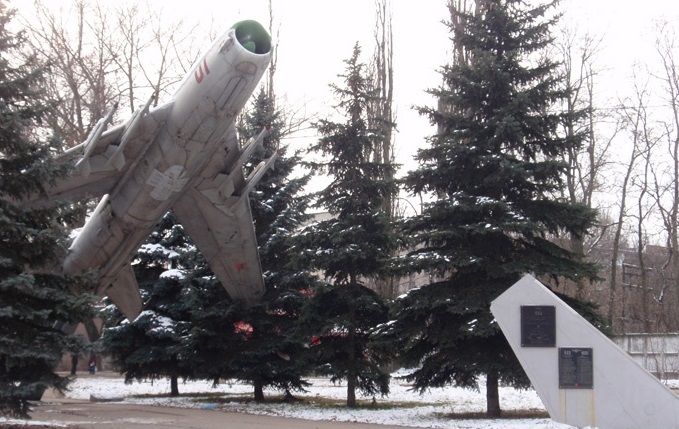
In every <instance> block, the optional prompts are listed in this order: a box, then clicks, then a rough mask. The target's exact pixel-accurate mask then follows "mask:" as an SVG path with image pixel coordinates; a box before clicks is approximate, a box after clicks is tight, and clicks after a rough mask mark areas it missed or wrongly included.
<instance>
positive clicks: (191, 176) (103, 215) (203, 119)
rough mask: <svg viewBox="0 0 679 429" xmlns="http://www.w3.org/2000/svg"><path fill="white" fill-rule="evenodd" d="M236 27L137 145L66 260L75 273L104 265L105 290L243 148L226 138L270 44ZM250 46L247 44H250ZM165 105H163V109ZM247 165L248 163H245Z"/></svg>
mask: <svg viewBox="0 0 679 429" xmlns="http://www.w3.org/2000/svg"><path fill="white" fill-rule="evenodd" d="M241 42H242V41H241V40H239V39H238V37H237V34H236V30H235V29H231V30H229V31H228V32H227V33H226V34H225V35H224V36H222V37H221V38H219V39H218V40H217V41H216V42H215V43H214V44H213V45H212V47H211V49H210V50H209V51H208V52H207V54H206V55H205V56H204V57H202V58H201V59H200V60H199V61H198V63H197V64H196V65H195V66H194V68H193V69H192V70H191V72H190V73H189V74H188V75H187V77H186V78H185V79H184V81H183V83H182V84H181V87H180V88H179V90H178V91H177V93H176V94H175V97H174V102H173V103H171V104H169V105H167V107H165V108H169V109H171V111H170V112H167V114H166V115H164V118H166V119H165V123H163V124H159V128H158V131H157V133H156V134H155V137H154V138H153V139H151V140H150V141H149V142H148V144H146V145H145V146H142V147H139V148H137V149H136V150H135V151H134V152H132V153H130V152H129V151H128V152H127V153H126V154H125V157H126V158H127V159H129V160H130V162H131V163H132V165H131V166H130V168H129V169H127V171H126V172H125V174H124V176H123V177H122V179H121V180H119V181H118V182H117V184H116V185H115V186H114V187H113V189H112V191H111V192H110V193H109V194H108V195H106V196H104V198H102V199H101V201H100V202H99V205H98V206H97V208H96V210H95V212H94V213H93V214H92V216H91V217H90V218H89V220H88V221H87V223H86V224H85V226H84V227H83V229H82V230H81V232H80V233H79V235H78V236H77V237H76V238H75V240H74V241H73V244H72V246H71V248H70V249H69V254H68V256H67V258H66V260H65V262H64V271H65V272H66V273H69V274H75V273H82V272H85V271H87V270H90V269H97V270H98V273H99V276H100V282H99V289H98V293H100V294H106V288H107V287H108V285H109V284H110V283H111V282H113V281H114V280H115V279H116V277H117V276H118V275H119V272H120V271H121V269H123V268H124V267H126V266H127V265H128V264H129V262H130V259H131V257H132V255H133V254H134V252H135V251H136V250H137V249H138V248H139V246H140V244H141V243H142V242H143V241H144V239H146V237H148V235H149V234H150V233H151V231H152V229H153V227H154V225H155V224H156V223H157V222H158V221H159V219H160V218H161V217H162V216H163V215H164V214H165V213H166V212H167V211H168V210H169V209H170V208H171V207H172V205H173V203H174V202H175V201H176V200H177V199H178V198H179V197H180V196H181V195H182V193H183V192H184V191H185V190H186V189H187V188H188V187H190V186H194V185H195V184H196V181H197V180H200V173H201V171H202V170H203V169H204V168H205V167H206V165H208V163H209V162H210V161H211V160H212V159H213V158H214V157H220V158H224V157H225V153H224V150H225V149H226V151H227V152H230V151H234V150H238V149H239V148H238V147H237V143H236V141H235V140H233V141H229V142H228V143H229V144H228V145H226V143H227V139H226V138H225V137H226V136H225V135H226V132H227V130H228V129H229V128H230V127H231V126H232V125H233V123H234V120H235V119H236V115H237V114H238V113H239V111H240V110H241V109H242V108H243V107H244V105H245V103H246V102H247V100H248V98H249V96H250V94H251V93H252V92H253V90H254V88H255V86H256V85H257V82H258V81H259V79H260V77H261V76H262V74H263V73H264V70H265V69H266V67H267V65H268V63H269V59H270V54H269V47H266V49H262V53H257V52H256V51H255V52H251V50H253V49H254V47H253V46H254V45H250V47H249V49H248V48H246V47H244V44H243V43H241ZM246 46H247V45H246ZM162 108H164V107H160V109H162ZM238 168H240V167H238Z"/></svg>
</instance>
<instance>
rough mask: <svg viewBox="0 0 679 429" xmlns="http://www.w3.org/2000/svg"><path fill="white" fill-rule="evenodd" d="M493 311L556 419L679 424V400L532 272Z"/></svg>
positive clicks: (611, 424) (601, 424)
mask: <svg viewBox="0 0 679 429" xmlns="http://www.w3.org/2000/svg"><path fill="white" fill-rule="evenodd" d="M522 307H523V308H522ZM490 309H491V312H492V313H493V315H494V316H495V320H496V321H497V322H498V324H499V325H500V328H501V329H502V332H503V333H504V335H505V337H507V340H508V341H509V344H510V346H511V347H512V350H514V353H515V354H516V356H517V357H518V359H519V361H520V362H521V366H523V369H524V370H525V371H526V374H528V378H530V381H531V383H532V384H533V386H534V387H535V390H536V391H537V393H538V395H539V396H540V399H541V400H542V403H543V404H544V405H545V407H546V408H547V411H548V412H549V415H550V417H551V418H552V419H553V420H556V421H558V422H561V423H565V424H569V425H573V426H577V427H587V426H589V427H598V428H600V429H642V428H643V429H679V398H678V397H677V396H675V395H674V393H672V391H671V390H669V389H668V388H667V387H666V386H665V385H664V384H662V383H661V382H660V381H659V380H658V379H657V378H656V377H654V376H653V375H652V374H650V373H649V372H647V371H646V370H645V369H643V368H642V367H641V366H639V365H638V364H637V363H636V362H635V361H634V360H633V359H632V358H631V357H630V356H629V355H627V353H625V352H624V351H623V350H621V349H620V348H619V347H618V346H617V345H616V344H615V343H613V342H612V341H611V340H610V339H608V338H607V337H606V336H605V335H604V334H602V333H601V332H599V330H598V329H596V328H595V327H594V326H592V325H591V324H590V323H589V322H587V321H586V320H585V319H584V318H582V317H581V316H580V315H579V314H578V313H577V312H575V310H573V309H572V308H570V307H569V306H568V305H566V303H564V302H563V301H562V300H560V299H559V298H558V297H557V296H556V295H555V294H554V293H552V292H551V291H550V290H549V289H547V288H546V287H545V286H544V285H543V284H542V283H540V282H539V281H538V280H536V279H535V278H534V277H532V276H530V275H526V276H524V277H523V278H522V279H521V280H519V281H518V282H517V283H516V284H514V285H513V286H512V287H510V288H509V289H507V291H505V292H504V293H503V294H502V295H500V296H499V297H498V298H497V299H495V301H493V302H492V304H491V306H490Z"/></svg>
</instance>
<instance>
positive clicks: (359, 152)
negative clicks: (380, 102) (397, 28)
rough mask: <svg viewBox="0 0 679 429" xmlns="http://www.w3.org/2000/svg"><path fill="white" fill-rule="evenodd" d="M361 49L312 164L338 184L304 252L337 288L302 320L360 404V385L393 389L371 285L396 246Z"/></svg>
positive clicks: (324, 200)
mask: <svg viewBox="0 0 679 429" xmlns="http://www.w3.org/2000/svg"><path fill="white" fill-rule="evenodd" d="M359 56H360V47H359V46H358V44H356V46H355V47H354V50H353V54H352V56H351V58H350V59H348V60H346V61H345V63H346V69H345V73H344V74H342V75H340V77H341V78H342V79H343V84H342V86H338V85H331V87H332V89H333V92H334V93H335V95H336V96H337V98H338V104H337V106H336V108H337V111H338V113H339V114H340V115H341V118H340V120H339V121H332V120H329V119H328V120H321V121H320V122H319V123H318V124H317V129H318V132H319V134H320V135H321V138H320V139H319V141H318V143H317V144H316V145H314V146H313V147H312V149H311V150H312V151H314V152H317V153H320V154H322V155H324V156H325V160H322V161H318V162H312V163H310V165H311V167H312V168H314V169H315V170H316V171H319V172H323V173H327V174H329V175H330V176H331V177H332V182H331V183H330V185H328V187H327V188H325V189H324V190H322V191H320V192H319V193H318V195H317V204H318V205H319V206H320V207H324V208H326V209H327V210H328V211H329V212H330V215H331V216H332V218H331V219H329V220H325V221H321V222H318V223H316V224H314V225H312V226H310V227H308V228H306V229H305V231H304V233H303V238H304V239H305V240H306V241H305V242H304V243H303V245H302V249H303V253H304V255H305V256H306V257H308V258H309V261H310V264H311V266H312V267H313V268H315V269H317V270H319V271H321V272H323V274H324V275H325V277H326V278H328V279H330V280H331V281H332V286H331V287H328V288H321V289H319V290H318V291H317V292H316V295H315V296H314V297H313V298H312V299H311V303H310V304H309V306H308V307H307V311H306V313H305V316H304V318H303V325H302V327H303V332H306V333H308V334H310V335H313V336H314V337H315V340H314V347H312V351H314V355H315V358H316V359H317V361H316V362H317V364H319V365H320V366H322V367H323V368H325V369H326V372H328V373H329V374H330V375H331V376H332V378H333V379H334V380H337V379H346V380H347V405H348V406H351V407H353V406H356V392H355V391H356V389H357V388H358V389H359V390H361V391H362V392H363V393H365V394H374V393H376V392H379V393H382V394H386V393H387V392H388V382H389V376H388V374H386V373H384V372H383V370H382V369H381V368H380V367H379V365H378V362H379V361H378V359H377V358H378V356H377V355H376V353H374V352H373V351H372V349H371V332H372V330H373V328H374V327H375V326H376V325H378V324H379V323H383V322H384V321H386V318H387V310H386V307H385V305H384V303H383V302H382V301H381V299H380V297H379V296H378V295H377V294H375V293H374V292H373V291H371V290H370V289H368V288H367V287H365V285H364V281H366V280H373V279H375V278H377V277H379V276H381V275H383V274H384V272H385V271H386V269H387V265H388V259H389V254H390V253H391V251H392V250H393V249H394V247H395V244H394V242H395V239H394V235H393V232H392V230H391V225H390V223H389V220H388V215H387V213H384V211H383V210H381V207H383V205H382V203H383V202H384V199H385V198H386V197H387V196H389V195H391V192H392V190H393V187H394V184H393V183H391V182H387V181H385V180H384V179H383V178H384V177H389V176H390V175H389V174H385V170H388V169H392V168H393V167H392V166H391V165H390V164H383V163H378V162H374V161H373V160H372V157H370V156H369V154H371V153H373V152H374V149H375V145H376V144H377V143H378V141H379V137H380V134H379V130H378V129H372V128H370V127H369V125H368V124H369V122H368V120H367V114H366V105H367V103H368V102H369V101H370V100H371V98H372V97H374V94H372V93H371V92H370V91H369V90H368V88H369V84H368V80H367V77H366V73H365V68H364V65H363V64H361V63H360V62H359Z"/></svg>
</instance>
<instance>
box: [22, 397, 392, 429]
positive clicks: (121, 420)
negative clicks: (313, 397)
mask: <svg viewBox="0 0 679 429" xmlns="http://www.w3.org/2000/svg"><path fill="white" fill-rule="evenodd" d="M31 415H32V416H33V419H34V420H42V421H50V422H54V423H57V422H58V423H62V424H69V425H74V426H77V427H78V428H81V429H141V428H143V429H151V428H154V429H155V428H158V429H178V428H183V429H194V428H195V429H225V428H228V429H272V428H275V429H403V427H402V426H401V427H399V426H384V425H369V424H363V423H338V422H319V421H310V420H300V419H291V418H284V417H271V416H255V415H250V414H240V413H228V412H223V411H218V410H197V409H189V408H169V407H154V406H147V405H134V404H125V403H101V402H88V401H82V400H74V399H50V400H49V402H43V403H40V404H39V405H37V406H36V407H35V408H34V411H33V413H31Z"/></svg>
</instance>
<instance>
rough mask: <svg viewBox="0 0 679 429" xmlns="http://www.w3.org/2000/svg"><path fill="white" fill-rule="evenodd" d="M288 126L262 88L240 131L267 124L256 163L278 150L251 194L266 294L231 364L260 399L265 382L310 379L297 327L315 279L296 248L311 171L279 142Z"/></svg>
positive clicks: (293, 386) (293, 385)
mask: <svg viewBox="0 0 679 429" xmlns="http://www.w3.org/2000/svg"><path fill="white" fill-rule="evenodd" d="M285 125H286V124H285V121H284V112H282V111H281V110H280V109H279V108H278V107H277V106H276V103H275V97H274V96H273V94H271V93H270V92H267V91H265V90H264V89H262V90H260V92H259V93H258V94H257V97H256V98H255V100H254V101H253V104H252V107H251V108H250V110H249V111H248V112H246V113H245V115H244V116H243V120H242V121H241V126H240V130H239V131H240V135H241V137H242V138H243V139H247V138H249V137H253V136H255V135H256V134H258V133H259V132H260V131H261V130H262V129H264V128H267V129H268V133H267V136H266V137H265V138H264V142H263V150H262V151H261V152H260V153H258V154H255V155H254V156H253V159H252V161H251V164H252V165H253V166H254V165H257V164H258V163H259V162H260V161H261V160H263V159H265V158H268V157H269V156H271V155H273V154H274V152H275V151H277V152H278V158H277V160H276V165H275V168H274V169H272V170H270V171H268V172H267V173H266V174H265V175H264V177H263V178H262V180H261V181H260V182H259V184H258V185H257V188H256V189H255V191H253V192H252V193H251V195H250V206H251V209H252V217H253V221H254V223H255V232H256V235H257V243H258V244H259V257H260V261H261V264H262V270H263V272H264V281H265V286H266V294H265V297H264V300H263V302H262V303H261V304H260V305H257V306H254V307H253V308H251V309H250V310H249V311H248V314H247V315H246V316H245V321H247V323H248V324H249V325H250V326H252V333H251V334H250V335H249V336H248V338H247V341H246V342H245V343H243V347H244V348H243V350H242V351H241V353H240V354H239V355H238V356H237V357H236V358H235V360H234V361H233V363H232V365H233V366H234V373H235V374H236V377H238V378H239V379H241V380H244V381H247V382H250V383H252V385H253V386H254V390H255V392H254V394H255V400H257V401H262V400H264V391H263V389H264V387H273V388H277V389H280V390H283V391H284V392H285V393H286V395H289V394H290V392H291V391H295V390H297V391H300V390H303V389H304V386H306V384H307V383H306V382H305V381H304V380H303V379H302V376H303V375H304V373H305V372H306V370H307V366H308V361H307V359H306V358H305V355H306V348H305V344H303V343H302V341H301V340H300V339H299V338H297V337H296V336H294V335H293V331H294V330H295V328H296V324H297V320H298V318H299V315H300V312H301V309H302V306H303V305H304V304H305V302H306V300H307V298H306V296H305V295H304V293H303V291H305V290H307V289H309V288H312V287H313V285H314V284H315V283H316V280H315V278H314V277H313V276H312V275H311V274H310V273H309V271H308V270H307V269H306V268H305V267H302V266H299V264H297V263H296V260H297V258H295V257H294V253H293V249H292V248H293V246H295V240H296V238H295V237H296V234H297V232H298V231H299V229H300V228H301V226H302V224H303V223H304V222H305V221H306V220H307V217H308V216H307V215H306V209H307V206H308V197H306V196H304V195H302V191H303V187H304V186H305V185H306V183H307V182H308V176H307V175H303V176H301V177H295V176H294V174H295V171H294V170H295V168H296V167H297V166H298V165H299V163H300V159H299V156H298V155H297V154H292V155H288V153H287V148H286V147H285V146H283V145H281V138H282V137H283V132H284V129H285Z"/></svg>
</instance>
